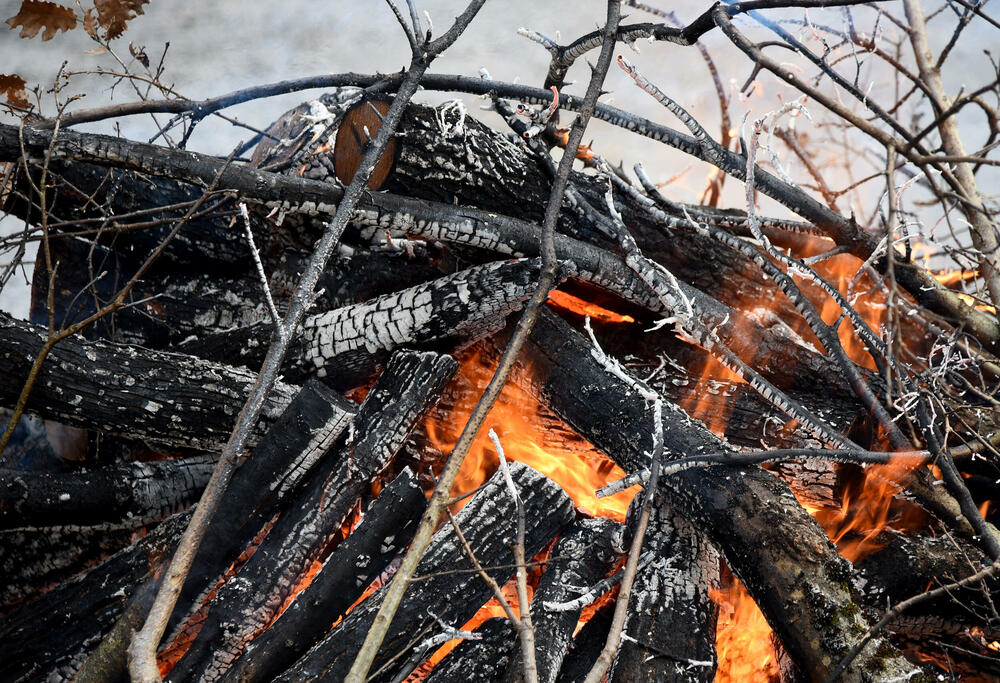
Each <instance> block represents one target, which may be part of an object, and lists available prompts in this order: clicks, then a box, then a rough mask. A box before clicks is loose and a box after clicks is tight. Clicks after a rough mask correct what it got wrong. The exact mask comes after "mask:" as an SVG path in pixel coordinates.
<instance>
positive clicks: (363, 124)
mask: <svg viewBox="0 0 1000 683" xmlns="http://www.w3.org/2000/svg"><path fill="white" fill-rule="evenodd" d="M391 102H392V101H391V100H389V99H382V98H378V99H367V100H364V101H362V102H359V103H358V104H356V105H354V106H353V107H352V108H351V109H350V110H349V111H348V112H347V114H345V115H344V120H343V122H342V123H341V124H340V128H338V129H337V141H336V142H335V143H334V145H333V166H334V168H335V169H336V171H337V178H338V180H340V182H342V183H343V184H344V185H349V184H350V182H351V180H353V179H354V174H355V173H357V171H358V167H360V166H361V160H362V159H363V158H364V156H365V152H366V151H368V143H369V141H370V140H371V139H372V138H373V137H375V134H376V133H377V132H378V129H379V128H381V127H382V118H383V117H384V116H385V115H386V113H388V111H389V105H390V104H391ZM395 157H396V141H395V140H390V141H389V143H388V144H387V145H386V148H385V151H384V152H382V157H381V158H380V159H379V160H378V163H377V164H375V169H374V170H373V171H372V175H371V177H370V178H369V179H368V189H370V190H377V189H379V188H380V187H382V183H384V182H385V179H386V177H387V176H388V175H389V171H390V170H392V164H393V161H394V159H395Z"/></svg>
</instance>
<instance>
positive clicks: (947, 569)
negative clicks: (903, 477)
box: [857, 529, 1000, 641]
mask: <svg viewBox="0 0 1000 683" xmlns="http://www.w3.org/2000/svg"><path fill="white" fill-rule="evenodd" d="M873 541H874V542H875V543H878V544H879V545H882V544H884V547H882V548H881V549H880V550H878V551H876V552H874V553H872V554H871V555H869V556H867V557H865V558H864V559H862V560H861V561H860V562H858V563H857V567H858V571H859V572H860V573H861V575H862V576H863V577H864V579H865V586H866V588H868V599H869V600H870V602H871V604H872V605H874V606H876V608H877V609H885V606H886V605H889V604H896V603H898V602H902V601H903V600H905V599H907V598H910V597H912V596H914V595H919V594H921V593H924V592H925V591H927V590H928V586H930V587H936V586H937V585H941V584H947V583H951V582H954V581H958V580H960V579H963V578H965V577H966V576H969V575H970V574H975V573H976V572H978V571H980V570H981V569H983V568H985V567H987V566H989V564H990V561H989V559H988V558H987V557H986V556H985V555H984V554H983V552H982V551H981V550H979V549H978V548H976V547H974V546H972V545H970V544H969V543H967V542H965V541H964V540H961V539H959V538H956V537H953V536H940V537H931V536H925V535H911V534H904V533H901V532H898V531H893V530H891V529H887V530H885V531H883V532H881V533H880V534H879V535H878V536H877V537H876V538H875V539H873ZM998 601H1000V581H998V580H996V579H994V578H989V579H984V580H983V581H982V582H981V583H980V584H979V585H977V586H969V587H965V588H959V589H956V590H954V591H952V592H951V594H950V595H948V596H944V597H942V598H939V599H936V600H930V601H928V602H925V603H923V604H920V605H915V606H914V607H913V608H911V609H910V610H907V612H906V613H904V614H903V615H902V616H901V617H900V618H899V619H897V620H895V621H894V622H890V623H889V624H888V628H889V629H891V630H893V631H895V632H896V633H899V634H901V635H904V636H906V637H908V638H913V639H919V638H929V637H937V638H943V637H947V636H949V635H957V634H962V633H965V632H968V631H969V630H970V629H975V630H976V631H978V632H979V633H981V635H982V637H983V638H985V639H986V640H987V641H993V640H997V639H998V638H1000V623H998V620H997V617H996V611H995V609H996V604H997V602H998Z"/></svg>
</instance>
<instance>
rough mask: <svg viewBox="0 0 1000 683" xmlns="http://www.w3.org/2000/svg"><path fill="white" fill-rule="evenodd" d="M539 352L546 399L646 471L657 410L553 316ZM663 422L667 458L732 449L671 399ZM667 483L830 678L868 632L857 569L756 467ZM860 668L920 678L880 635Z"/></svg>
mask: <svg viewBox="0 0 1000 683" xmlns="http://www.w3.org/2000/svg"><path fill="white" fill-rule="evenodd" d="M531 347H532V350H533V352H534V353H536V354H537V355H536V356H535V360H536V364H535V366H536V370H537V371H538V373H539V377H540V379H539V382H540V385H541V392H542V394H543V396H544V397H545V398H546V399H547V401H548V402H549V404H550V406H551V407H552V408H553V409H554V410H555V412H556V413H557V414H559V415H560V416H561V417H562V418H563V419H565V420H566V421H567V422H568V423H569V424H570V425H571V426H572V427H573V428H574V429H576V430H577V431H579V432H580V433H581V434H582V435H584V436H586V437H587V438H588V439H589V440H590V441H591V442H592V443H593V444H594V445H595V446H597V447H598V448H601V449H602V450H604V451H605V452H606V453H607V454H608V455H609V456H610V457H611V458H612V459H614V460H615V461H616V462H617V463H618V464H619V465H621V466H622V467H623V468H624V469H625V470H626V471H635V470H637V469H641V468H643V467H645V466H646V465H647V463H648V457H649V456H648V455H647V454H648V453H650V452H652V412H651V408H650V407H649V406H647V405H646V403H645V401H644V400H643V399H642V397H640V396H639V395H638V393H636V392H634V391H633V390H632V389H631V388H629V386H628V385H627V384H625V383H624V382H623V381H621V380H619V379H617V378H615V377H613V376H612V375H610V374H609V373H607V372H605V371H604V369H603V368H602V367H601V366H600V364H599V363H598V362H597V361H596V360H595V359H594V357H593V356H592V355H591V348H590V345H589V344H588V343H587V342H586V341H585V340H584V339H583V337H582V336H581V335H580V334H579V333H577V332H576V331H575V330H573V329H572V328H571V327H570V326H569V325H567V324H566V323H564V322H563V321H561V320H559V319H558V318H557V317H555V316H553V315H552V314H550V313H547V312H545V313H543V315H542V316H540V318H539V321H538V323H537V324H536V326H535V329H534V331H533V333H532V336H531ZM594 415H600V416H601V419H599V420H595V419H594ZM663 420H664V429H663V433H664V446H665V452H666V454H667V455H668V456H669V457H684V456H690V455H697V454H705V453H716V454H724V453H728V452H731V449H730V448H729V446H727V445H726V444H725V443H724V442H723V441H721V440H720V439H718V438H717V437H716V436H714V435H713V434H711V433H710V432H708V431H707V430H705V429H704V428H703V427H702V426H701V425H700V424H698V423H696V422H694V421H692V420H691V419H690V418H688V417H687V415H686V414H685V413H684V412H683V411H681V410H680V409H679V408H677V407H676V406H674V405H673V404H671V403H668V402H664V405H663ZM662 483H663V486H662V491H663V493H664V494H665V495H666V496H667V497H668V500H670V501H671V503H672V505H673V506H674V509H675V510H676V511H677V512H678V513H681V514H683V515H684V516H685V517H687V518H688V520H689V521H691V523H692V524H693V525H694V526H695V527H696V528H698V529H699V530H700V531H702V532H704V533H706V534H708V536H709V537H710V539H711V540H712V542H713V543H714V544H715V545H716V547H718V548H719V549H720V550H721V551H722V553H723V554H724V555H725V558H726V561H727V562H728V563H729V566H730V567H732V569H733V571H734V573H736V574H737V575H738V576H739V577H740V579H741V580H742V581H743V583H744V585H746V586H747V589H748V590H749V591H750V594H751V596H753V598H754V600H755V601H756V602H757V604H758V606H759V607H760V608H761V611H762V612H763V613H764V615H765V617H767V620H768V623H770V624H771V627H772V628H773V629H774V630H775V632H776V633H777V634H778V636H779V638H780V639H781V641H782V643H784V645H785V647H786V648H788V650H789V653H790V654H791V655H792V657H793V658H794V659H795V660H796V662H798V663H799V664H800V665H801V666H802V668H803V670H805V671H806V672H808V675H809V676H810V677H811V678H813V679H823V678H825V677H826V676H827V675H829V673H830V672H831V670H832V667H833V666H834V665H835V664H836V662H837V661H839V659H840V658H841V657H842V656H843V655H844V654H846V653H847V652H848V651H849V650H850V649H851V647H852V646H853V644H854V642H855V640H856V639H857V638H858V637H860V634H862V633H864V632H865V631H866V630H867V628H868V626H869V625H870V624H869V622H868V620H867V618H866V617H865V615H864V613H863V611H862V606H861V604H860V601H859V598H858V596H857V594H856V590H855V588H854V586H853V585H852V582H851V579H852V571H851V567H850V564H849V563H848V562H847V561H846V560H844V559H843V558H842V557H840V556H839V555H838V554H837V552H836V549H835V548H834V547H833V544H831V543H830V540H829V539H828V538H827V536H826V534H825V533H824V532H823V530H822V529H821V528H820V527H819V525H818V524H817V523H816V522H815V520H813V519H812V517H810V516H809V515H808V513H806V511H805V510H804V509H803V508H802V506H801V505H799V504H798V502H797V501H796V500H795V497H794V496H793V495H792V494H791V492H790V491H789V489H788V487H787V486H786V485H785V484H784V483H782V482H781V481H780V480H779V479H777V478H776V477H774V476H773V475H771V474H769V473H767V472H766V471H764V470H763V469H761V468H759V467H747V468H738V469H737V468H729V467H725V466H722V465H713V466H706V467H701V468H695V469H691V470H687V471H684V472H680V473H677V474H674V475H672V476H670V477H666V478H664V480H663V482H662ZM851 666H852V669H851V671H853V673H851V672H849V673H848V674H847V676H848V677H852V676H854V677H857V678H858V679H859V680H860V679H861V678H862V676H873V675H878V676H888V675H910V674H913V675H915V676H916V677H918V678H919V676H920V673H919V668H918V667H915V666H914V665H912V664H910V663H909V662H907V661H906V660H905V659H904V658H903V657H902V656H901V655H899V653H898V652H896V651H895V650H894V648H892V647H891V645H889V643H888V642H887V641H886V640H885V639H884V638H880V637H876V638H875V639H874V642H872V644H871V645H870V646H869V647H867V648H866V649H865V650H864V652H863V653H862V654H861V655H860V656H859V657H858V658H857V659H855V660H854V662H853V663H852V665H851Z"/></svg>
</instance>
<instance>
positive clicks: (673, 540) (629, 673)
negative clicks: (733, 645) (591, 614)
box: [609, 503, 719, 683]
mask: <svg viewBox="0 0 1000 683" xmlns="http://www.w3.org/2000/svg"><path fill="white" fill-rule="evenodd" d="M633 509H634V506H633ZM642 547H643V552H644V553H653V555H654V557H653V559H652V561H651V562H650V563H649V564H648V565H646V566H645V567H643V568H642V569H640V570H639V572H638V573H637V574H636V577H635V582H634V583H633V585H632V597H631V599H630V600H629V604H628V612H627V615H626V621H625V628H624V633H625V634H626V636H627V637H625V638H623V639H622V643H621V645H620V646H619V649H618V653H617V654H616V655H615V660H614V663H613V664H612V668H611V674H610V677H609V680H610V681H614V682H619V683H631V682H632V681H673V682H676V683H681V682H688V681H689V682H691V683H696V682H697V683H711V682H712V681H714V680H715V661H716V658H715V626H716V612H717V607H716V605H715V603H714V602H712V600H711V598H710V597H709V588H711V587H712V586H714V585H717V584H718V580H719V556H718V553H717V552H716V551H715V548H713V547H712V546H711V545H710V544H709V542H708V540H707V539H706V538H705V536H703V535H701V534H700V533H699V532H698V530H697V529H696V528H695V527H694V526H692V525H691V523H690V522H688V521H687V520H686V519H684V518H683V517H682V516H681V515H679V514H678V513H677V511H676V510H675V509H673V508H671V506H670V505H668V504H665V503H660V504H658V505H654V507H653V509H652V511H651V514H650V518H649V526H648V527H647V529H646V537H645V539H644V540H643V546H642Z"/></svg>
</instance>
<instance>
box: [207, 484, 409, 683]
mask: <svg viewBox="0 0 1000 683" xmlns="http://www.w3.org/2000/svg"><path fill="white" fill-rule="evenodd" d="M426 503H427V499H426V496H425V495H424V492H423V489H421V488H420V485H419V483H418V482H417V480H416V477H415V476H414V475H413V474H412V473H411V472H410V470H409V468H406V469H404V470H403V472H402V473H401V474H400V475H399V476H398V477H396V478H395V479H394V480H393V481H392V483H390V484H389V485H388V486H387V487H386V488H385V489H383V490H382V492H381V493H380V494H379V496H378V498H376V499H375V500H374V501H373V502H372V504H371V505H370V506H369V507H368V509H367V510H365V512H364V516H363V517H362V518H361V522H360V523H359V524H358V526H357V528H356V529H354V530H353V531H352V532H351V534H350V536H348V537H347V538H346V539H345V540H344V542H343V543H341V544H340V545H338V546H337V549H336V550H334V551H333V552H332V553H331V554H330V556H329V557H328V558H326V560H325V561H324V562H323V566H322V568H321V569H320V570H319V572H318V573H317V574H316V576H314V577H313V579H312V582H311V583H310V584H309V585H308V586H307V587H306V588H305V589H303V590H302V592H301V593H299V594H298V595H297V596H296V597H295V601H294V602H292V604H291V605H289V606H288V609H286V610H285V611H284V612H282V613H281V616H280V617H278V619H277V621H275V622H274V623H273V624H272V625H271V626H270V627H269V628H268V629H267V630H266V631H264V632H263V633H262V634H260V636H258V637H257V638H255V639H254V641H253V642H252V643H251V644H250V646H249V647H248V648H247V649H246V651H245V652H244V653H243V656H242V657H240V658H239V660H237V662H236V664H235V665H233V667H232V668H231V669H230V670H229V671H228V672H227V673H226V675H225V676H224V677H223V680H224V681H241V683H249V682H250V681H269V680H271V678H272V677H274V676H276V675H278V674H280V673H281V672H282V671H284V670H285V669H287V668H288V667H289V666H291V665H292V664H294V663H295V660H296V659H298V658H299V657H300V656H302V655H303V654H304V653H305V652H306V650H308V649H309V648H310V647H312V646H313V645H314V644H315V643H316V642H318V641H319V639H320V638H322V637H323V636H324V635H326V633H327V631H329V630H330V625H331V624H332V623H333V622H334V621H336V619H337V618H339V617H340V616H341V615H342V614H343V613H344V611H345V610H346V609H347V608H348V607H350V606H351V605H352V604H353V603H354V602H355V600H357V599H358V598H359V597H361V594H362V591H364V589H365V587H366V586H368V585H369V584H370V583H371V582H372V581H373V580H374V579H375V578H377V577H378V576H379V575H380V574H381V573H382V572H383V571H384V570H385V569H386V567H387V566H388V565H389V562H391V561H392V559H393V558H394V557H395V556H396V555H397V554H398V553H400V552H402V551H403V550H405V549H406V546H407V545H409V543H410V540H411V539H412V538H413V534H414V533H415V531H416V528H417V522H418V521H419V520H420V516H421V515H422V514H423V511H424V508H425V507H426Z"/></svg>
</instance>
